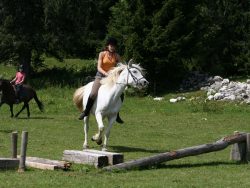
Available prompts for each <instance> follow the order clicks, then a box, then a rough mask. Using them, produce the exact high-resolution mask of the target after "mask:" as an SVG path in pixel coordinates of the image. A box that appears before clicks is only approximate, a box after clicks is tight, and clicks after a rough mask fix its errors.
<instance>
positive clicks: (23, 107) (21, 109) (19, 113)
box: [15, 103, 26, 117]
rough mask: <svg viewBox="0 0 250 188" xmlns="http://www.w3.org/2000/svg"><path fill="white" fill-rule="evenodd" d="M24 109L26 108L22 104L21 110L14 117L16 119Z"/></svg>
mask: <svg viewBox="0 0 250 188" xmlns="http://www.w3.org/2000/svg"><path fill="white" fill-rule="evenodd" d="M25 107H26V105H25V103H24V104H23V107H22V109H21V110H20V111H19V112H18V113H17V114H16V115H15V117H18V116H19V114H20V113H21V112H22V111H23V110H24V109H25Z"/></svg>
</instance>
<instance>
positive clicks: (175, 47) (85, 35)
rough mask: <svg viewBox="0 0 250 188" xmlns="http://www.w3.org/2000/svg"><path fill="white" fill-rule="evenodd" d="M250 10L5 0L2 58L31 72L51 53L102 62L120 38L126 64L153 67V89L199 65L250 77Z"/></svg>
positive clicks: (221, 4) (197, 3) (119, 1)
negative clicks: (106, 48) (101, 55)
mask: <svg viewBox="0 0 250 188" xmlns="http://www.w3.org/2000/svg"><path fill="white" fill-rule="evenodd" d="M249 8H250V2H249V1H247V0H239V1H235V0H186V1H181V0H148V1H143V0H135V1H131V0H105V1H104V0H84V1H81V0H76V1H68V0H50V1H48V0H39V1H31V0H22V1H14V0H1V1H0V41H1V43H0V51H1V53H0V63H11V64H15V65H18V64H24V65H25V67H26V68H25V71H26V72H27V73H29V75H30V72H31V73H32V71H33V72H34V73H36V70H37V68H39V66H41V65H42V63H43V62H44V58H45V57H56V58H58V59H59V60H61V61H63V59H64V58H83V59H89V58H90V59H95V58H96V57H97V54H98V52H99V51H100V50H101V49H102V48H103V44H104V41H105V38H107V37H108V36H114V37H116V38H117V39H118V41H119V44H120V45H119V49H118V52H119V53H120V54H121V55H122V57H123V61H128V60H129V59H131V58H133V59H135V60H136V62H138V63H141V64H142V66H143V67H145V68H146V69H147V71H148V75H147V77H148V79H149V81H150V82H151V83H152V85H151V88H150V90H151V91H152V90H156V91H158V90H159V89H160V88H170V89H173V88H175V87H176V86H177V85H178V83H179V82H180V80H182V79H183V77H184V76H185V75H186V73H188V72H189V71H194V70H198V71H201V72H207V73H210V74H212V75H214V74H219V75H221V76H235V75H248V73H249V59H250V58H249V55H250V52H249V47H250V42H249V41H250V40H249V38H250V21H249V20H250V11H249V10H250V9H249ZM34 75H35V74H33V76H34ZM33 76H31V78H32V77H33ZM155 88H157V89H155Z"/></svg>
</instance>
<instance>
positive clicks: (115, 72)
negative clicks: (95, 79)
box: [101, 64, 127, 85]
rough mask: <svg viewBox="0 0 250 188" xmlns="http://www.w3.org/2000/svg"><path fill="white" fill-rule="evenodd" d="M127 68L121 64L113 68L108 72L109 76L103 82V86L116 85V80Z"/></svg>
mask: <svg viewBox="0 0 250 188" xmlns="http://www.w3.org/2000/svg"><path fill="white" fill-rule="evenodd" d="M125 68H127V65H124V64H119V65H118V66H117V67H114V68H112V69H111V70H110V71H109V72H108V76H107V77H106V78H103V79H102V80H101V84H103V85H104V84H107V85H113V84H115V82H116V80H117V79H118V76H119V75H120V73H121V72H122V71H123V70H124V69H125Z"/></svg>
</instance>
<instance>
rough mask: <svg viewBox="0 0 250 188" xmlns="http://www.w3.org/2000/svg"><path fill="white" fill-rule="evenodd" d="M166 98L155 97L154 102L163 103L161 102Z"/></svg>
mask: <svg viewBox="0 0 250 188" xmlns="http://www.w3.org/2000/svg"><path fill="white" fill-rule="evenodd" d="M163 99H164V98H163V97H155V98H154V101H161V100H163Z"/></svg>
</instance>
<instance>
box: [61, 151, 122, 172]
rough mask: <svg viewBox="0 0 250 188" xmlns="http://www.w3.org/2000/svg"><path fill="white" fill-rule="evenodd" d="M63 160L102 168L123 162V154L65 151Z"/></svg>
mask: <svg viewBox="0 0 250 188" xmlns="http://www.w3.org/2000/svg"><path fill="white" fill-rule="evenodd" d="M63 160H66V161H70V162H74V163H80V164H88V165H94V166H95V167H96V168H100V167H104V166H108V165H114V164H118V163H121V162H123V154H120V153H113V152H104V151H98V150H91V149H87V150H83V151H78V150H64V152H63Z"/></svg>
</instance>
